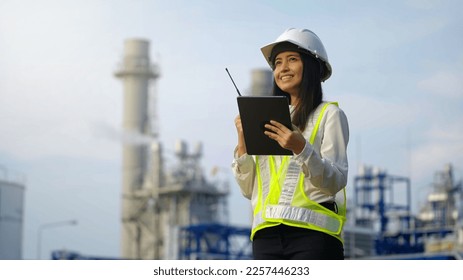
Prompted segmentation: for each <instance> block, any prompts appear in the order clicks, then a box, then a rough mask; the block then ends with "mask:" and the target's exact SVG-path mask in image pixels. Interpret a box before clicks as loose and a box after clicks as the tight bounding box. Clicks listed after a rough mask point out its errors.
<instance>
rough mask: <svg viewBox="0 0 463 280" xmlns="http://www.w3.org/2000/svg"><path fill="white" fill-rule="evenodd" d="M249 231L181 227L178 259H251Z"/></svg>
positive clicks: (231, 228) (229, 228) (238, 228)
mask: <svg viewBox="0 0 463 280" xmlns="http://www.w3.org/2000/svg"><path fill="white" fill-rule="evenodd" d="M250 234H251V230H250V228H248V227H234V226H228V225H221V224H214V223H212V224H198V225H190V226H187V227H183V228H182V229H181V233H180V237H181V238H180V242H181V245H180V252H179V257H180V259H183V260H192V259H195V260H203V259H220V260H240V259H250V258H251V241H250V239H249V236H250Z"/></svg>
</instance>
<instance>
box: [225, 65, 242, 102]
mask: <svg viewBox="0 0 463 280" xmlns="http://www.w3.org/2000/svg"><path fill="white" fill-rule="evenodd" d="M225 71H227V73H228V76H229V77H230V79H231V81H232V83H233V85H234V86H235V88H236V92H238V95H239V96H241V93H240V91H239V89H238V87H237V86H236V84H235V81H233V78H232V76H231V75H230V72H228V69H227V68H225Z"/></svg>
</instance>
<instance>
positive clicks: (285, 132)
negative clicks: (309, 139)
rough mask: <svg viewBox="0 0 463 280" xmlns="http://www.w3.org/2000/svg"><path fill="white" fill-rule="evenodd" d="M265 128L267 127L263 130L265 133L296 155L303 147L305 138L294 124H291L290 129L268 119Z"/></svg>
mask: <svg viewBox="0 0 463 280" xmlns="http://www.w3.org/2000/svg"><path fill="white" fill-rule="evenodd" d="M265 128H266V129H268V130H266V131H265V132H264V133H265V135H267V136H268V137H269V138H271V139H273V140H275V141H277V142H278V144H279V145H280V146H281V147H283V148H285V149H287V150H291V151H292V152H293V153H294V154H296V155H298V154H300V153H301V152H302V150H303V149H304V147H305V143H306V140H305V138H304V136H302V133H301V132H300V130H299V129H298V128H297V127H296V126H294V125H293V130H290V129H289V128H287V127H286V126H284V125H282V124H281V123H279V122H277V121H270V124H266V125H265Z"/></svg>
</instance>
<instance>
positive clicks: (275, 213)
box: [254, 205, 341, 233]
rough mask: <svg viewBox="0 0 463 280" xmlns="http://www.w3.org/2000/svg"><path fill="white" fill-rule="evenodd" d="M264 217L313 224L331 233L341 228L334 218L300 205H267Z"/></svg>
mask: <svg viewBox="0 0 463 280" xmlns="http://www.w3.org/2000/svg"><path fill="white" fill-rule="evenodd" d="M259 216H261V215H259ZM261 217H262V216H261ZM265 217H266V218H271V219H285V220H291V221H297V222H303V223H308V224H313V225H316V226H318V227H321V228H324V229H327V230H328V231H330V232H333V233H338V232H339V231H340V229H341V223H340V222H339V220H337V219H336V218H333V217H330V216H328V215H324V214H320V213H318V212H315V211H312V210H309V209H306V208H300V207H292V206H284V205H268V206H267V207H266V208H265ZM254 218H256V217H254Z"/></svg>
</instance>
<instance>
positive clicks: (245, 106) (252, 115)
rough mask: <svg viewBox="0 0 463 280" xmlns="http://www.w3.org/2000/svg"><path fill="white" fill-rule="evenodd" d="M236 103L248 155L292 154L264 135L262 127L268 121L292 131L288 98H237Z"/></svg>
mask: <svg viewBox="0 0 463 280" xmlns="http://www.w3.org/2000/svg"><path fill="white" fill-rule="evenodd" d="M237 101H238V109H239V113H240V117H241V124H242V126H243V133H244V140H245V142H246V150H247V154H248V155H292V154H293V153H292V151H290V150H287V149H284V148H282V147H281V146H280V145H279V144H278V142H276V141H275V140H273V139H270V138H269V137H268V136H267V135H265V134H264V131H265V130H266V128H265V127H264V125H265V124H266V123H269V122H270V120H274V121H277V122H279V123H281V124H283V125H285V126H286V127H288V128H289V129H292V128H291V127H292V126H291V116H290V113H289V103H288V98H286V97H284V96H239V97H237Z"/></svg>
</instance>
